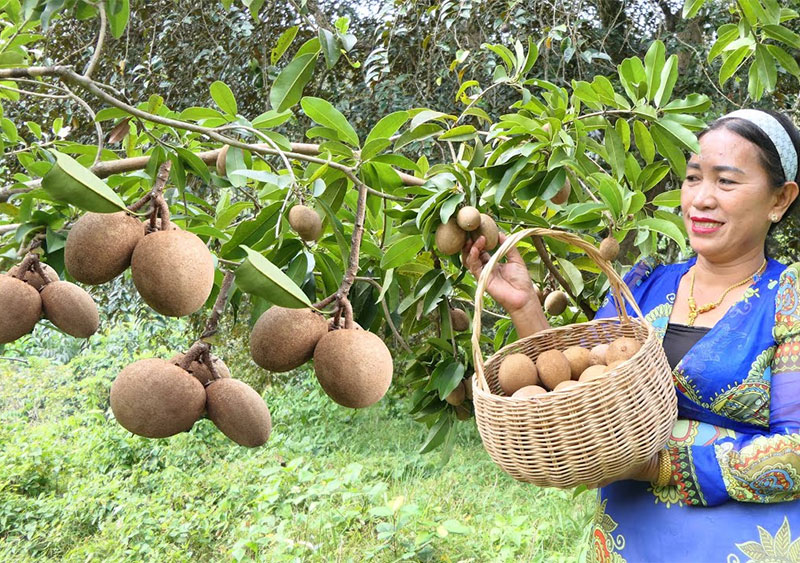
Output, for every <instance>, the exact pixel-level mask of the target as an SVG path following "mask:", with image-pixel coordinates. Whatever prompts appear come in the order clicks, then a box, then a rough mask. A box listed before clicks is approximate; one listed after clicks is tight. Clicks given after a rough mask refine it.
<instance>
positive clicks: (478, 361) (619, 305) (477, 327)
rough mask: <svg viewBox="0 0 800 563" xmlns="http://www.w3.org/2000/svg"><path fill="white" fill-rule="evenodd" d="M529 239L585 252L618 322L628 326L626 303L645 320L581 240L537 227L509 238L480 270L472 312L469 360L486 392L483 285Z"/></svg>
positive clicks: (618, 279)
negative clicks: (601, 277) (602, 278)
mask: <svg viewBox="0 0 800 563" xmlns="http://www.w3.org/2000/svg"><path fill="white" fill-rule="evenodd" d="M528 236H547V237H551V238H554V239H556V240H560V241H561V242H565V243H568V244H571V245H574V246H577V247H579V248H581V249H583V250H585V251H586V254H587V255H588V256H589V258H591V259H592V260H593V261H594V262H595V263H596V264H597V265H598V266H599V267H600V270H601V271H602V272H603V273H604V274H605V275H606V276H607V277H608V281H609V283H610V284H611V295H612V297H613V298H614V306H615V307H616V309H617V316H619V317H620V319H621V321H622V322H623V323H627V322H630V318H629V317H628V312H627V311H626V310H625V301H627V302H628V303H629V304H630V305H631V307H632V308H633V310H634V312H635V313H636V314H637V316H638V317H639V318H642V319H643V318H644V315H642V311H641V310H640V309H639V305H638V304H637V303H636V299H634V297H633V294H632V293H631V290H630V288H628V286H627V285H626V284H625V282H623V281H622V278H621V277H619V274H617V272H616V270H614V268H613V267H612V266H611V264H610V263H609V262H608V261H607V260H606V259H605V258H603V257H602V256H601V255H600V251H599V250H598V249H597V247H596V246H595V245H593V244H592V243H590V242H587V241H585V240H583V239H582V238H581V237H579V236H577V235H574V234H572V233H567V232H564V231H556V230H553V229H544V228H540V227H534V228H530V229H523V230H521V231H519V232H516V233H514V234H511V235H508V237H506V240H505V242H504V243H503V244H502V245H501V246H500V248H499V249H498V250H497V252H495V253H494V255H492V257H491V258H490V259H489V261H488V262H487V263H486V264H485V265H484V266H483V271H482V272H481V275H480V278H478V286H477V288H476V290H475V312H474V317H473V320H472V359H473V367H474V368H475V375H476V376H477V377H476V379H477V380H478V385H479V386H480V387H481V388H482V389H483V390H485V391H488V390H489V384H488V383H487V382H486V376H485V374H484V363H483V355H482V354H481V346H480V339H481V313H482V312H483V294H484V292H485V291H486V285H487V284H488V283H489V276H490V275H491V273H492V271H493V270H494V268H495V266H496V265H497V263H498V262H499V261H500V259H501V258H503V257H504V256H505V255H506V254H508V252H509V250H511V249H512V248H513V247H514V246H516V244H517V243H518V242H519V241H521V240H522V239H523V238H526V237H528Z"/></svg>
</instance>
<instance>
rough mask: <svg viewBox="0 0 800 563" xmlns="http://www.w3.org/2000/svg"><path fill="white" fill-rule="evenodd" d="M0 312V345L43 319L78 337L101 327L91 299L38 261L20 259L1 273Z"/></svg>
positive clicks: (25, 331) (22, 334) (30, 328)
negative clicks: (21, 260)
mask: <svg viewBox="0 0 800 563" xmlns="http://www.w3.org/2000/svg"><path fill="white" fill-rule="evenodd" d="M36 265H38V266H39V267H40V268H41V270H42V273H43V274H44V277H42V275H41V274H40V273H39V272H38V271H37V269H36V267H35V266H36ZM23 268H24V271H22V269H23ZM0 312H2V314H1V315H0V344H6V343H9V342H13V341H14V340H16V339H17V338H20V337H22V336H24V335H26V334H28V333H29V332H31V331H32V330H33V327H34V326H36V323H37V322H39V319H41V318H42V316H44V317H45V318H47V319H48V320H49V321H50V322H52V323H53V324H54V325H55V326H56V327H57V328H59V329H60V330H63V331H64V332H66V333H67V334H70V335H72V336H75V337H78V338H88V337H89V336H91V335H92V334H94V333H95V332H96V331H97V329H98V327H99V326H100V316H99V314H98V312H97V306H96V305H95V303H94V300H93V299H92V296H91V295H89V294H88V293H87V292H86V291H85V290H84V289H83V288H81V287H78V286H77V285H75V284H74V283H70V282H68V281H62V280H60V279H59V278H58V274H57V273H56V271H55V270H53V268H51V267H50V266H48V265H47V264H42V263H39V262H38V258H34V259H32V260H23V262H22V263H21V264H18V265H16V266H14V267H13V268H11V269H10V270H9V271H8V272H7V273H5V274H0Z"/></svg>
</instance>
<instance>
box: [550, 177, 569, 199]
mask: <svg viewBox="0 0 800 563" xmlns="http://www.w3.org/2000/svg"><path fill="white" fill-rule="evenodd" d="M570 192H572V186H571V185H570V183H569V178H567V179H566V180H565V181H564V185H563V186H562V187H561V189H560V190H558V193H556V195H554V196H553V197H551V198H550V201H552V202H553V203H555V204H556V205H563V204H565V203H567V200H568V199H569V194H570Z"/></svg>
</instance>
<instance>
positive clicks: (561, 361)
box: [536, 350, 572, 390]
mask: <svg viewBox="0 0 800 563" xmlns="http://www.w3.org/2000/svg"><path fill="white" fill-rule="evenodd" d="M536 369H537V370H538V372H539V380H540V381H541V382H542V384H543V385H544V387H545V388H546V389H548V390H553V389H555V388H556V385H558V384H559V383H561V382H562V381H566V380H568V379H571V378H572V370H571V369H570V365H569V360H567V357H566V356H565V355H564V353H563V352H562V351H561V350H545V351H544V352H542V353H541V354H539V356H538V357H537V358H536Z"/></svg>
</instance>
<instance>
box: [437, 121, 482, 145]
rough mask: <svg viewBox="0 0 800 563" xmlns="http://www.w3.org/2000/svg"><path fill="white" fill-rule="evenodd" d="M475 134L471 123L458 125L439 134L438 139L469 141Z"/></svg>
mask: <svg viewBox="0 0 800 563" xmlns="http://www.w3.org/2000/svg"><path fill="white" fill-rule="evenodd" d="M476 135H477V133H476V129H475V127H474V126H473V125H459V126H458V127H453V128H452V129H449V130H448V131H445V132H444V133H442V134H441V135H439V140H440V141H469V140H472V139H474V138H475V136H476Z"/></svg>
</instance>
